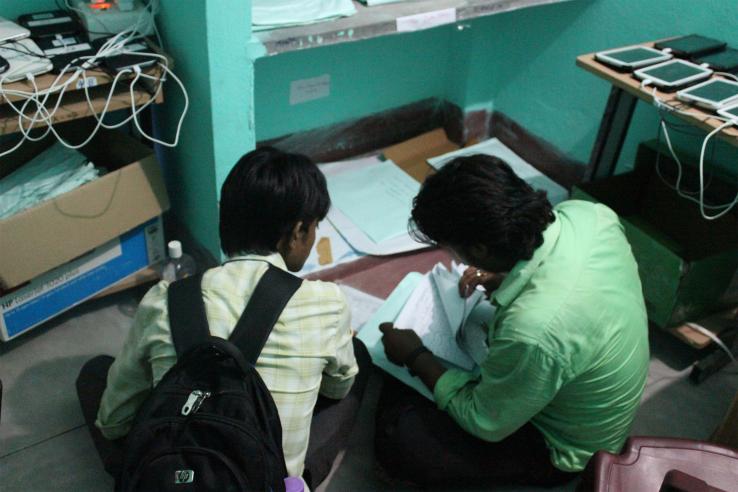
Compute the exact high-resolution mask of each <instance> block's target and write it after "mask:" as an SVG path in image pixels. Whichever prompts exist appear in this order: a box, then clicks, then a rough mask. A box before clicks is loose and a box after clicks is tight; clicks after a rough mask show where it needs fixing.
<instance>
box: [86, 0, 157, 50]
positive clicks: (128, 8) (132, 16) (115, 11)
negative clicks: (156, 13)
mask: <svg viewBox="0 0 738 492" xmlns="http://www.w3.org/2000/svg"><path fill="white" fill-rule="evenodd" d="M74 10H75V12H77V13H78V14H79V17H80V19H81V20H82V24H83V25H84V26H85V29H87V32H88V33H89V38H90V40H94V39H97V38H102V37H104V36H110V35H111V34H118V33H119V32H123V31H125V30H126V29H131V28H133V27H136V30H137V31H138V33H139V34H143V35H145V36H148V35H151V34H153V33H154V19H153V17H152V16H151V14H150V12H148V11H147V9H146V7H145V6H144V5H143V4H142V3H141V2H140V1H138V0H129V1H128V2H126V1H124V2H122V5H118V2H115V1H110V2H102V3H100V2H85V1H80V2H77V7H76V8H75V9H74Z"/></svg>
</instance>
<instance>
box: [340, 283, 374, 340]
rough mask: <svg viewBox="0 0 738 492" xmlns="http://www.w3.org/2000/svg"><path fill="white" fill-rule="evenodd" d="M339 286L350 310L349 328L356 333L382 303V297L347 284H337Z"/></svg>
mask: <svg viewBox="0 0 738 492" xmlns="http://www.w3.org/2000/svg"><path fill="white" fill-rule="evenodd" d="M339 287H340V288H341V290H342V291H343V293H344V295H345V296H346V301H347V302H348V305H349V309H350V310H351V328H352V329H353V330H355V331H356V332H357V333H358V332H360V331H361V329H362V327H363V326H364V325H365V324H366V322H367V321H369V320H370V319H371V317H372V316H374V313H376V312H377V310H378V309H379V307H380V306H381V305H382V304H383V303H384V299H380V298H379V297H375V296H373V295H371V294H367V293H366V292H362V291H360V290H358V289H354V288H353V287H350V286H348V285H343V284H339Z"/></svg>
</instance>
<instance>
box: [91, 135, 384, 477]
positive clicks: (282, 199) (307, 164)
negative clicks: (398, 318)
mask: <svg viewBox="0 0 738 492" xmlns="http://www.w3.org/2000/svg"><path fill="white" fill-rule="evenodd" d="M329 207H330V198H329V196H328V190H327V187H326V183H325V178H324V177H323V175H322V173H321V172H320V171H319V170H318V168H317V166H316V165H315V164H314V163H313V162H311V161H310V159H308V158H307V157H305V156H302V155H297V154H287V153H284V152H281V151H278V150H276V149H273V148H261V149H257V150H255V151H253V152H250V153H248V154H246V155H245V156H243V157H242V158H241V159H240V160H239V161H238V163H237V164H236V166H235V167H234V168H233V169H232V170H231V172H230V174H229V175H228V177H227V178H226V180H225V182H224V184H223V188H222V191H221V200H220V239H221V247H222V249H223V252H224V253H225V254H226V255H227V256H228V259H227V260H226V261H225V262H224V263H223V264H222V265H221V266H218V267H216V268H212V269H210V270H208V271H206V272H205V274H204V276H203V279H202V293H203V299H204V301H205V307H206V313H207V318H208V324H209V326H210V333H211V334H212V335H214V336H218V337H222V338H228V337H229V336H230V334H231V332H232V331H233V328H234V327H235V324H236V321H237V320H238V318H239V316H240V315H241V312H242V311H243V310H244V308H245V306H246V304H247V302H248V300H249V298H250V296H251V294H252V292H253V291H254V289H255V287H256V285H257V283H258V281H259V279H260V278H261V275H263V273H264V272H265V271H266V270H267V268H268V264H272V265H274V266H276V267H278V268H281V269H283V270H289V271H292V272H296V271H299V270H300V269H301V268H302V266H303V264H304V263H305V260H306V259H307V257H308V255H309V253H310V250H311V249H312V247H313V243H314V242H315V230H316V227H317V225H318V222H319V221H320V220H322V219H323V218H324V217H325V215H326V214H327V212H328V208H329ZM168 286H169V283H168V282H166V281H161V282H159V283H158V284H157V285H155V286H154V287H152V288H151V290H149V292H148V293H147V294H146V295H145V296H144V298H143V300H142V301H141V304H140V306H139V308H138V310H137V312H136V316H135V318H134V322H133V326H132V328H131V330H130V332H129V334H128V338H127V340H126V341H125V343H124V345H123V348H122V350H121V352H120V354H119V355H118V357H117V358H116V359H115V360H113V359H112V358H111V357H109V356H100V357H97V358H95V359H92V360H91V361H89V362H88V363H87V364H86V365H85V367H84V368H83V369H82V372H81V373H80V376H79V378H78V380H77V389H78V393H79V396H80V401H81V404H82V408H83V412H84V413H85V419H86V421H87V423H88V426H89V427H90V431H91V432H92V435H93V440H94V441H95V444H96V446H97V448H98V451H99V452H100V454H101V457H102V458H103V462H104V463H105V465H106V469H108V471H110V472H111V473H113V474H115V469H116V466H117V464H118V463H117V462H118V460H119V452H120V446H121V444H120V441H119V440H120V439H121V438H123V437H124V436H125V435H126V434H127V433H128V431H129V430H130V426H131V424H132V421H133V419H134V417H135V415H136V412H137V411H138V408H139V407H140V405H141V404H142V403H143V401H144V400H145V399H146V397H147V396H148V394H149V393H150V391H151V389H152V388H153V387H154V386H155V385H156V384H157V383H158V382H159V380H161V378H162V377H163V376H164V374H165V373H166V372H167V370H169V368H171V367H172V366H173V365H174V364H175V362H176V359H177V357H176V353H175V349H174V345H173V343H172V337H171V333H170V328H169V316H168V312H167V289H168ZM369 364H370V359H369V355H368V353H367V351H366V348H365V347H364V346H363V344H362V343H361V342H360V341H359V340H358V339H356V338H354V337H353V336H352V330H351V326H350V313H349V308H348V305H347V303H346V299H345V297H344V295H343V294H342V292H341V290H340V289H339V288H338V286H337V285H336V284H333V283H329V282H321V281H303V283H302V285H301V287H300V288H299V289H298V291H297V292H296V293H295V295H294V296H293V297H292V298H291V299H290V301H289V302H288V303H287V306H286V307H285V309H284V311H283V312H282V314H281V315H280V317H279V319H278V321H277V323H276V325H275V326H274V329H273V330H272V332H271V334H270V336H269V338H268V340H267V343H266V345H265V347H264V349H263V350H262V352H261V355H260V356H259V359H258V360H257V363H256V369H257V371H258V372H259V374H260V375H261V377H262V379H263V380H264V383H265V384H266V386H267V388H268V389H269V391H270V393H271V394H272V397H273V398H274V402H275V404H276V406H277V409H278V411H279V416H280V420H281V423H282V431H283V442H282V446H283V450H284V455H285V460H286V464H287V471H288V473H289V474H290V476H295V477H300V476H302V477H303V478H304V480H305V482H306V484H307V485H308V487H315V486H316V485H318V484H319V483H320V482H321V481H322V480H323V479H324V478H325V477H326V476H327V474H328V472H329V471H330V467H331V465H332V462H333V460H334V459H335V457H336V455H337V454H338V451H339V450H340V449H341V448H342V447H344V446H345V444H346V441H347V439H348V434H349V432H350V430H351V427H352V425H353V421H354V418H355V416H356V413H357V411H358V408H359V405H360V403H361V399H362V396H363V393H364V388H365V386H366V381H367V376H368V369H369V367H370V365H369ZM360 369H361V370H360ZM103 390H104V391H103Z"/></svg>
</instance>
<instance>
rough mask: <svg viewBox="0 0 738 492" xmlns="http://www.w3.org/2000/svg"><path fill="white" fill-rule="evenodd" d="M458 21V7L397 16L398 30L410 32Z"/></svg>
mask: <svg viewBox="0 0 738 492" xmlns="http://www.w3.org/2000/svg"><path fill="white" fill-rule="evenodd" d="M452 22H456V9H455V8H450V9H443V10H434V11H433V12H425V13H423V14H415V15H408V16H405V17H398V18H397V31H398V32H410V31H419V30H421V29H428V28H431V27H435V26H442V25H443V24H451V23H452Z"/></svg>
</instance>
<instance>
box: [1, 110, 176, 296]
mask: <svg viewBox="0 0 738 492" xmlns="http://www.w3.org/2000/svg"><path fill="white" fill-rule="evenodd" d="M89 131H90V129H89V128H88V127H87V125H83V124H81V123H76V124H75V125H66V127H64V128H63V129H62V131H61V133H62V134H63V135H64V136H65V137H67V138H68V139H69V140H70V141H71V142H79V141H81V140H84V138H85V136H86V135H89ZM53 142H54V139H53V137H52V138H47V139H45V140H44V141H42V142H24V144H23V145H22V146H21V147H20V148H19V149H18V150H17V151H15V152H13V153H11V154H9V155H7V156H5V157H3V158H0V175H6V174H8V173H9V172H10V171H11V170H13V169H15V168H17V167H19V166H20V165H22V164H23V163H25V162H27V161H28V160H29V159H31V158H32V157H34V156H36V155H37V154H39V153H40V152H41V151H43V150H44V149H46V148H47V147H48V146H50V145H51V144H52V143H53ZM80 151H81V152H82V153H83V154H85V155H86V156H87V157H88V158H89V159H90V160H91V161H92V162H93V163H94V164H95V165H96V166H97V167H99V168H105V169H106V170H107V174H105V175H104V176H101V177H100V178H98V179H96V180H94V181H92V182H90V183H87V184H85V185H83V186H81V187H79V188H77V189H75V190H72V191H70V192H68V193H65V194H63V195H61V196H59V197H57V198H55V199H53V200H49V201H46V202H43V203H41V204H39V205H37V206H35V207H33V208H30V209H27V210H25V211H23V212H20V213H18V214H16V215H13V216H11V217H7V218H5V219H3V220H0V288H5V289H8V288H11V287H15V286H17V285H20V284H22V283H23V282H26V281H28V280H31V279H34V278H36V277H38V276H39V275H40V274H42V273H44V272H47V271H49V270H51V269H52V268H55V267H58V266H59V265H62V264H64V263H66V262H68V261H71V260H72V259H74V258H76V257H78V256H79V255H81V254H83V253H85V252H87V251H90V250H91V249H93V248H96V247H98V246H100V245H101V244H104V243H106V242H108V241H110V240H112V239H115V238H117V237H118V236H120V235H121V234H123V233H124V232H126V231H129V230H131V229H133V228H134V227H136V226H138V225H139V224H142V223H144V222H146V221H147V220H149V219H152V218H154V217H157V216H159V215H161V214H162V212H164V211H165V210H167V209H168V208H169V198H168V197H167V192H166V188H165V186H164V181H163V179H162V176H161V172H160V170H159V165H158V163H157V161H156V158H155V156H154V154H153V151H152V150H151V148H149V147H147V146H146V145H143V144H142V143H140V142H138V141H137V140H135V139H133V138H131V137H129V136H127V135H124V134H122V133H120V132H116V131H100V132H99V133H98V134H97V135H96V136H95V138H93V139H92V141H91V142H90V143H89V144H88V145H86V146H85V147H83V148H82V149H80Z"/></svg>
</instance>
